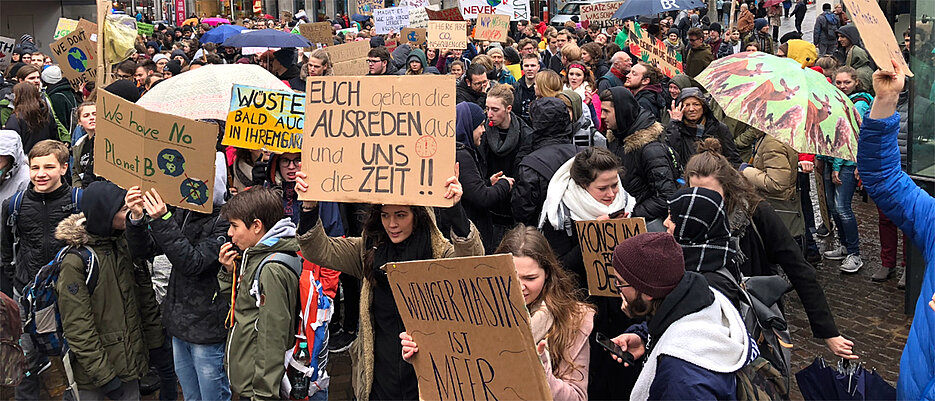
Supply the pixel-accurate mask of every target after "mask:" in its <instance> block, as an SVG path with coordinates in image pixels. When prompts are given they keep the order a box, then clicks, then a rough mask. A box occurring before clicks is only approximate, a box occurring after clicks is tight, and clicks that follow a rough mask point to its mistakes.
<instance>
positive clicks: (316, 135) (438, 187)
mask: <svg viewBox="0 0 935 401" xmlns="http://www.w3.org/2000/svg"><path fill="white" fill-rule="evenodd" d="M305 94H306V105H305V130H304V136H303V138H305V140H303V141H302V171H303V172H305V174H307V175H308V179H307V181H308V185H309V188H308V192H300V193H299V198H300V199H301V200H322V201H335V202H362V203H377V204H381V203H382V204H393V205H421V206H442V207H449V206H451V205H452V202H451V200H450V199H445V191H446V188H445V180H446V179H447V178H448V177H451V176H452V175H454V166H455V79H454V77H453V76H450V75H420V76H407V75H402V76H365V77H336V76H332V77H309V79H308V81H307V87H306V91H305Z"/></svg>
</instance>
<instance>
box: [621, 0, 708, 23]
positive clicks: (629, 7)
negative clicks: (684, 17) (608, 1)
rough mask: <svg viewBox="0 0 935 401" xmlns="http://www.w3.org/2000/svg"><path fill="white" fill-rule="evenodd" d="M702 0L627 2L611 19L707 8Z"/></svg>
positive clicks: (644, 0) (634, 0)
mask: <svg viewBox="0 0 935 401" xmlns="http://www.w3.org/2000/svg"><path fill="white" fill-rule="evenodd" d="M706 3H707V2H705V1H702V0H663V1H659V0H628V1H625V2H623V5H621V6H620V8H618V9H617V11H616V12H614V16H613V18H616V19H626V18H630V17H635V16H637V15H652V14H659V13H664V12H668V11H672V10H688V9H692V8H702V7H707V4H706Z"/></svg>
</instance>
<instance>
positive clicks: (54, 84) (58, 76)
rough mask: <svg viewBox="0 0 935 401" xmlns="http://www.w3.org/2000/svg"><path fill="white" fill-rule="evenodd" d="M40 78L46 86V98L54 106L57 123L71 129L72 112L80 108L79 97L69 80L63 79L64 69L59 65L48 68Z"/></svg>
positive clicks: (53, 110)
mask: <svg viewBox="0 0 935 401" xmlns="http://www.w3.org/2000/svg"><path fill="white" fill-rule="evenodd" d="M40 76H41V79H42V82H43V83H44V84H45V85H46V87H45V97H46V98H47V99H48V101H49V103H50V104H51V105H52V112H53V113H55V118H56V121H58V122H59V123H61V124H62V125H64V126H65V127H66V128H68V127H71V126H72V124H71V122H72V119H71V111H72V110H74V109H75V107H78V96H76V95H75V91H73V90H72V89H71V84H69V83H68V79H65V78H63V77H62V68H61V67H59V66H57V65H53V66H51V67H46V69H45V70H43V71H42V74H41V75H40Z"/></svg>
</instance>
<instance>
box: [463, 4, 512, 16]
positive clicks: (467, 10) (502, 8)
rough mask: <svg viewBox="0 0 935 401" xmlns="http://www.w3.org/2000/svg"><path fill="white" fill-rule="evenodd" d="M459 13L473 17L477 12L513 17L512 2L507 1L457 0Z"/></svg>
mask: <svg viewBox="0 0 935 401" xmlns="http://www.w3.org/2000/svg"><path fill="white" fill-rule="evenodd" d="M458 3H459V4H460V7H459V8H460V10H461V15H463V16H464V18H465V19H475V18H477V16H478V15H479V14H500V15H506V16H507V17H510V18H513V3H511V2H509V1H503V0H500V1H492V2H491V1H487V0H459V1H458Z"/></svg>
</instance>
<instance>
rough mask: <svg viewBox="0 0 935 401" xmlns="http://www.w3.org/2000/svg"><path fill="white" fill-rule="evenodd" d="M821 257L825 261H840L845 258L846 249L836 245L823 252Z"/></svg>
mask: <svg viewBox="0 0 935 401" xmlns="http://www.w3.org/2000/svg"><path fill="white" fill-rule="evenodd" d="M822 255H824V257H825V259H830V260H841V259H844V257H845V256H847V248H845V247H844V246H843V245H840V244H838V246H836V247H832V248H831V249H829V250H827V251H824V252H823V253H822Z"/></svg>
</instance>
